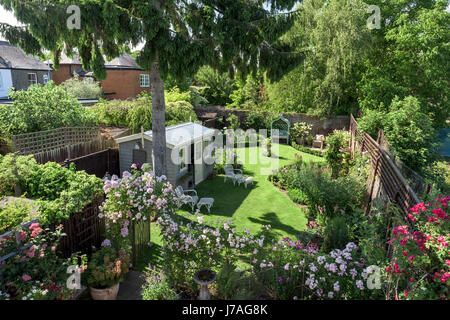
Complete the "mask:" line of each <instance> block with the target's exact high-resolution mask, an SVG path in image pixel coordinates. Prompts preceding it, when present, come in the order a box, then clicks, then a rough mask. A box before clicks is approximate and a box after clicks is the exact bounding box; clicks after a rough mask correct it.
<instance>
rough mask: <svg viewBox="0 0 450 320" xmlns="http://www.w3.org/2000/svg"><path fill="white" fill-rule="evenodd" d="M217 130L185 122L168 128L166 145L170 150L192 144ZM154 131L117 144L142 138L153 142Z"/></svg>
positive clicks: (120, 139) (132, 136) (125, 138)
mask: <svg viewBox="0 0 450 320" xmlns="http://www.w3.org/2000/svg"><path fill="white" fill-rule="evenodd" d="M214 132H215V130H213V129H210V128H207V127H204V126H202V125H201V124H198V123H194V122H185V123H182V124H178V125H174V126H170V127H166V145H167V147H168V148H169V149H173V148H176V147H181V146H184V145H188V144H191V143H193V142H195V141H197V140H200V139H203V138H206V137H210V136H212V135H213V134H214ZM142 135H143V136H142ZM152 136H153V133H152V131H151V130H150V131H146V132H144V133H143V134H142V133H137V134H133V135H130V136H126V137H123V138H118V139H116V141H117V143H119V144H120V143H123V142H129V141H133V140H137V139H141V138H142V137H143V138H144V139H146V140H149V141H152V139H153V138H152Z"/></svg>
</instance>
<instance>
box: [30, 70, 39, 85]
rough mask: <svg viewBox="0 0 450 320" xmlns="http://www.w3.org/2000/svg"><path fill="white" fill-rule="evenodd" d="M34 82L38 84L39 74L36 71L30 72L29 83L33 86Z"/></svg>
mask: <svg viewBox="0 0 450 320" xmlns="http://www.w3.org/2000/svg"><path fill="white" fill-rule="evenodd" d="M33 84H37V75H36V73H29V74H28V85H29V86H31V85H33Z"/></svg>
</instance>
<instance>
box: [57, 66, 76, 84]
mask: <svg viewBox="0 0 450 320" xmlns="http://www.w3.org/2000/svg"><path fill="white" fill-rule="evenodd" d="M80 69H81V64H60V65H59V69H58V70H53V71H52V80H53V82H54V83H55V84H61V83H63V82H64V81H66V80H67V79H70V78H72V75H73V73H74V72H75V71H79V70H80Z"/></svg>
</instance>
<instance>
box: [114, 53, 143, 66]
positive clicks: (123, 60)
mask: <svg viewBox="0 0 450 320" xmlns="http://www.w3.org/2000/svg"><path fill="white" fill-rule="evenodd" d="M105 68H106V69H138V70H142V68H141V67H139V66H138V64H137V63H136V59H135V58H133V57H132V56H130V55H128V54H123V55H121V56H120V57H117V58H114V59H112V60H111V61H108V62H106V63H105Z"/></svg>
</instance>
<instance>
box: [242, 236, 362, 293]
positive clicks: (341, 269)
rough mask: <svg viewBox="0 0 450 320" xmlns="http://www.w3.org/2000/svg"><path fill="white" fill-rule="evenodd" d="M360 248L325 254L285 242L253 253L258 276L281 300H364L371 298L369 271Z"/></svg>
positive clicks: (309, 247) (253, 261) (354, 247)
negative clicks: (359, 258)
mask: <svg viewBox="0 0 450 320" xmlns="http://www.w3.org/2000/svg"><path fill="white" fill-rule="evenodd" d="M357 249H358V247H357V246H356V245H355V244H354V243H351V242H350V243H348V244H347V245H346V247H345V248H344V249H343V250H339V249H336V250H333V251H331V252H330V253H329V254H321V253H319V252H318V248H315V247H314V246H311V245H304V244H302V243H301V242H300V241H296V242H294V241H292V240H291V239H289V238H284V239H283V240H282V241H279V242H277V243H275V244H273V245H272V246H269V247H268V246H262V247H261V248H258V249H255V250H254V252H253V253H252V261H251V263H252V264H253V266H254V272H255V274H256V276H257V277H258V278H259V279H260V280H261V281H262V282H263V283H264V285H265V286H266V287H267V289H268V290H269V292H270V293H271V295H272V296H273V297H275V298H278V299H355V298H356V299H361V298H364V296H367V295H368V293H367V287H366V279H367V276H368V273H367V270H366V269H365V268H364V264H363V262H364V260H363V259H362V260H358V259H357V251H358V250H357Z"/></svg>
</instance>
